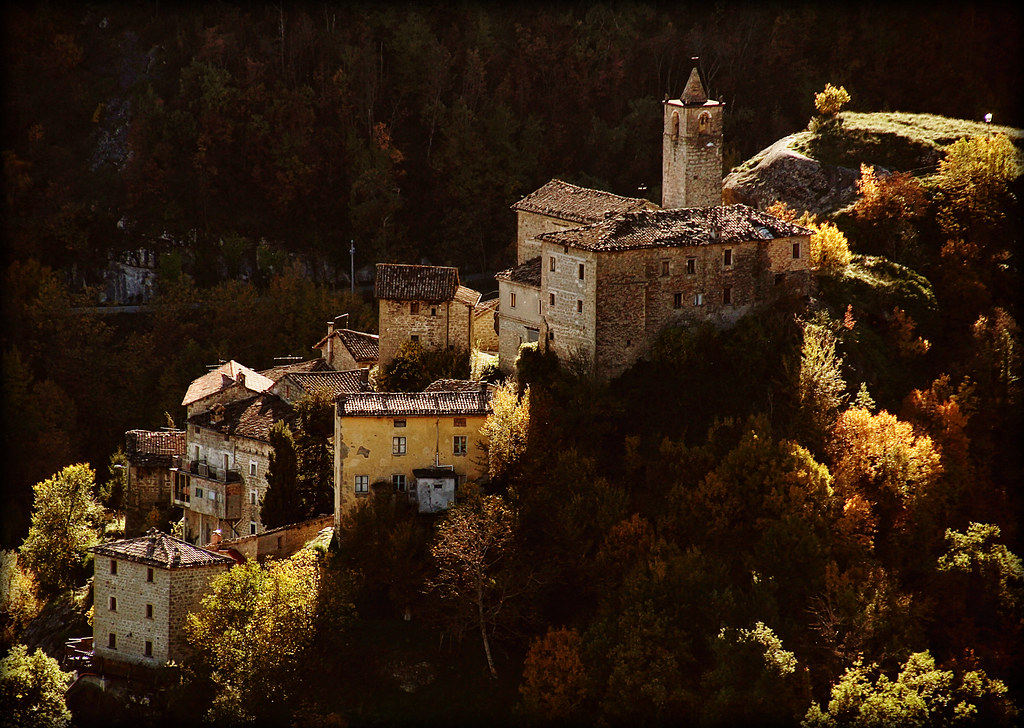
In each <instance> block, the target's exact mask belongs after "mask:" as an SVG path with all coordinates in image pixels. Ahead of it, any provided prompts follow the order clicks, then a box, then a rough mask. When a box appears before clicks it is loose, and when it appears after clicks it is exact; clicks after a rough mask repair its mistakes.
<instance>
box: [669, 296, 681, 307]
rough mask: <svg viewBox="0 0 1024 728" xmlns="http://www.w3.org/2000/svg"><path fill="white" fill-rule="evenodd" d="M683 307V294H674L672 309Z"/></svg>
mask: <svg viewBox="0 0 1024 728" xmlns="http://www.w3.org/2000/svg"><path fill="white" fill-rule="evenodd" d="M682 307H683V294H682V293H673V294H672V308H682Z"/></svg>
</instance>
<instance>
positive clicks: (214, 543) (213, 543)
mask: <svg viewBox="0 0 1024 728" xmlns="http://www.w3.org/2000/svg"><path fill="white" fill-rule="evenodd" d="M220 541H221V534H220V529H219V528H218V529H217V530H216V531H214V532H213V534H212V535H211V536H210V547H211V548H213V549H216V548H217V547H218V546H220Z"/></svg>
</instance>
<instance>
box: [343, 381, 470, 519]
mask: <svg viewBox="0 0 1024 728" xmlns="http://www.w3.org/2000/svg"><path fill="white" fill-rule="evenodd" d="M473 384H474V385H475V386H474V387H473V389H471V390H470V389H463V390H462V391H430V392H416V393H409V394H406V393H390V392H389V393H385V392H364V393H362V394H354V395H350V396H349V397H343V398H340V399H339V400H338V405H337V408H336V412H335V420H334V467H335V478H334V482H335V509H334V510H335V518H336V519H338V521H339V523H337V524H336V525H337V526H340V518H341V516H342V514H344V513H345V512H346V511H347V510H349V509H350V508H352V507H353V506H354V505H355V503H356V502H357V501H358V500H359V499H361V498H365V497H368V496H369V494H370V492H371V490H372V488H373V486H374V485H377V484H380V483H385V484H387V486H388V487H392V486H396V487H397V489H398V490H404V491H405V492H408V493H409V495H410V499H411V500H414V499H415V495H414V494H415V477H416V476H415V473H414V470H416V469H422V468H431V467H437V466H446V467H450V468H451V469H452V472H453V473H454V474H455V476H456V477H457V480H458V482H460V483H461V482H465V481H467V480H470V481H476V480H479V479H481V478H482V477H484V476H485V475H486V473H487V457H486V451H485V450H484V445H483V442H482V441H483V437H482V435H481V432H480V430H481V428H482V427H483V424H484V421H485V420H486V419H487V415H488V413H489V412H490V392H489V390H488V389H487V388H486V386H485V385H480V384H479V383H473Z"/></svg>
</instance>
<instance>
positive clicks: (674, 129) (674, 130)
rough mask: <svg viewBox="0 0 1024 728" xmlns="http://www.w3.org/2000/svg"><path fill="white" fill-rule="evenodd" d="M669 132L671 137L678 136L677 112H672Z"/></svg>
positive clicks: (676, 137) (675, 137)
mask: <svg viewBox="0 0 1024 728" xmlns="http://www.w3.org/2000/svg"><path fill="white" fill-rule="evenodd" d="M669 129H670V133H671V135H672V138H673V139H678V138H679V112H678V111H673V112H672V125H671V126H670V128H669Z"/></svg>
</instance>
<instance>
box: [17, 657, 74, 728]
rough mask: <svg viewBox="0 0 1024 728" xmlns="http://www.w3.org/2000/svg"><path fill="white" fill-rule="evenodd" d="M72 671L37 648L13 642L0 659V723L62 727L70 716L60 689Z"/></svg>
mask: <svg viewBox="0 0 1024 728" xmlns="http://www.w3.org/2000/svg"><path fill="white" fill-rule="evenodd" d="M71 677H72V674H71V673H70V672H64V671H63V670H61V669H60V665H59V664H57V661H56V660H55V659H53V658H52V657H49V656H48V655H47V654H46V653H45V652H43V651H42V650H41V649H36V651H35V652H34V653H32V654H31V655H30V654H29V653H28V648H27V647H25V645H20V644H19V645H15V646H14V647H12V648H11V651H10V653H9V654H8V655H7V656H6V657H4V658H3V659H2V660H0V726H2V728H63V726H66V725H68V724H69V722H70V720H71V712H70V711H69V710H68V708H67V705H66V704H65V702H64V691H65V690H67V687H68V684H69V683H70V682H71Z"/></svg>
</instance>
